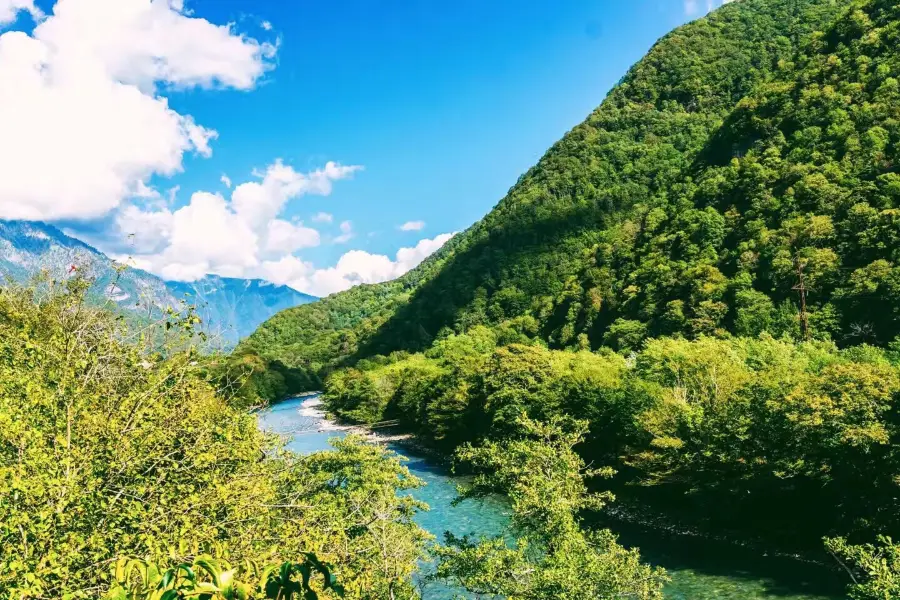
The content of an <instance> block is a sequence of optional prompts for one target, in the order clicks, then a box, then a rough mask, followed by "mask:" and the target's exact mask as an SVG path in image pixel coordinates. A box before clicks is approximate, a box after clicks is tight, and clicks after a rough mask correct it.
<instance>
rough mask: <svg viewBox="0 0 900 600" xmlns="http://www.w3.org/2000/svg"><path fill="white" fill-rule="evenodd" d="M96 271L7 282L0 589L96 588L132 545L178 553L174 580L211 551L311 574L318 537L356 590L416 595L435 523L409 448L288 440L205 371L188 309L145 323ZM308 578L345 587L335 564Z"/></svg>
mask: <svg viewBox="0 0 900 600" xmlns="http://www.w3.org/2000/svg"><path fill="white" fill-rule="evenodd" d="M86 287H87V283H86V282H83V281H81V280H78V279H73V280H70V281H69V282H68V283H66V284H63V285H62V286H60V285H59V284H56V285H55V286H54V287H50V288H47V287H45V288H42V289H40V290H38V291H37V292H36V291H34V290H21V289H15V288H3V289H2V290H0V546H2V548H3V551H2V552H0V597H3V598H10V599H40V598H71V599H75V598H97V597H100V596H102V595H103V594H105V593H106V592H107V591H108V590H110V589H111V588H113V589H114V586H116V585H118V584H117V583H116V581H115V579H114V575H115V565H116V562H117V560H118V559H119V558H121V557H125V558H128V559H139V560H141V561H145V564H147V565H155V566H156V567H155V569H150V568H149V567H148V572H150V573H152V572H158V573H161V574H163V575H161V576H162V577H164V578H165V575H164V574H165V573H166V572H169V571H168V569H170V568H175V569H176V572H175V575H176V576H177V577H175V579H170V580H169V581H168V582H167V583H166V584H165V585H164V586H163V587H166V586H168V585H170V584H173V582H174V581H176V580H177V582H178V583H177V585H179V586H181V585H182V584H185V581H184V577H187V573H186V572H184V571H183V570H182V571H178V568H179V567H178V566H179V565H181V564H183V563H185V564H193V563H196V562H197V561H199V560H200V557H201V556H203V555H211V556H213V557H215V560H216V561H223V562H228V563H231V564H234V565H245V564H256V565H265V564H270V563H275V564H281V563H283V562H284V561H292V563H291V564H293V565H299V566H298V567H297V568H298V569H301V570H300V571H298V572H299V573H300V574H301V575H302V573H303V570H304V569H308V568H309V567H310V565H311V564H312V563H311V561H312V559H311V558H309V557H310V556H311V555H309V554H307V553H314V554H315V557H316V558H315V561H317V563H316V564H321V565H326V564H330V565H332V566H333V571H330V572H333V573H335V574H336V575H337V576H338V577H339V581H340V584H341V585H342V586H343V591H344V597H345V598H358V599H361V598H373V597H379V598H381V597H388V596H389V595H390V594H391V593H393V594H394V597H395V598H411V597H413V595H414V591H413V588H412V583H411V575H412V573H413V572H414V570H415V569H416V563H417V561H418V560H419V559H420V558H421V557H422V556H423V552H424V548H425V544H426V542H427V540H428V536H427V534H426V533H425V532H424V531H422V530H421V529H419V528H418V527H417V526H416V525H415V524H414V523H413V522H412V516H413V514H414V513H415V511H417V510H419V509H420V508H422V507H421V506H420V505H419V504H418V503H416V502H414V501H413V500H412V499H411V498H410V497H409V496H407V495H405V494H404V493H403V491H404V490H407V489H409V488H410V487H414V486H416V485H418V482H417V481H416V480H415V479H414V478H412V477H411V476H410V474H409V472H408V471H407V469H406V468H405V467H403V466H402V465H401V463H400V462H399V460H398V459H397V457H395V456H393V455H392V454H391V453H389V452H387V451H386V450H383V449H381V448H377V447H373V446H369V445H367V444H365V443H363V441H362V440H360V439H357V438H348V439H346V440H342V441H341V442H339V443H337V444H336V446H335V451H333V452H323V453H318V454H313V455H310V456H303V457H301V456H294V455H292V454H289V453H284V452H281V451H280V450H278V448H277V445H276V441H277V440H274V439H269V438H267V437H266V436H264V435H263V434H262V433H260V432H259V431H258V429H257V424H256V418H255V416H253V415H252V414H248V413H247V412H246V411H245V410H243V409H242V408H241V407H239V406H238V407H236V406H233V405H232V404H230V403H229V401H228V400H227V399H226V398H225V397H223V396H222V395H221V394H219V393H217V390H216V389H215V388H214V387H212V386H211V385H210V384H209V383H208V382H207V381H206V377H205V372H206V369H205V367H204V365H203V360H202V358H201V357H199V356H198V355H197V353H196V351H195V349H194V346H193V345H192V344H191V343H190V342H191V340H192V338H193V328H194V327H195V326H196V319H195V318H194V317H193V316H192V314H191V313H187V314H185V315H181V316H176V315H171V316H170V317H169V318H168V319H167V320H166V321H165V322H164V323H161V324H160V325H159V329H160V330H161V333H160V334H159V335H156V334H153V335H150V334H148V332H146V331H139V332H133V331H130V330H129V329H128V328H127V327H126V325H125V323H124V321H123V320H122V319H121V318H120V317H116V316H114V315H112V314H110V313H108V312H105V311H103V310H100V309H97V308H94V307H92V306H89V305H88V304H87V303H86V302H85V298H84V291H85V289H86ZM160 338H165V344H164V345H163V346H160V345H159V340H160ZM160 348H162V350H160ZM303 557H307V558H306V559H304V558H303ZM318 561H321V562H320V563H319V562H318ZM303 565H307V566H305V567H304V566H303ZM225 570H228V569H225ZM194 574H195V575H197V576H199V575H200V573H199V572H197V571H194ZM287 577H288V579H290V580H292V581H295V582H296V581H299V580H298V579H297V574H296V573H294V572H293V571H292V572H291V573H289V574H287ZM146 579H147V578H146V577H145V583H147V584H149V585H151V586H155V585H158V583H159V582H155V580H152V581H146ZM151 579H152V578H151ZM301 579H302V580H303V581H304V582H305V579H304V578H303V577H301ZM198 581H199V580H198ZM203 581H207V582H209V581H208V580H203ZM266 581H267V580H266V579H265V578H262V579H258V580H247V581H244V583H245V584H247V585H250V586H256V585H257V584H261V585H262V586H263V587H264V586H265V585H266ZM154 582H155V583H154ZM200 582H202V581H200ZM132 583H135V582H134V581H132ZM220 583H221V582H220ZM326 584H329V585H326ZM135 585H137V584H135ZM173 585H174V584H173ZM185 585H186V584H185ZM304 585H305V583H304ZM309 585H311V586H312V587H313V588H314V589H315V590H317V591H318V592H319V593H320V597H322V598H326V597H334V589H336V588H334V586H330V582H329V581H328V580H323V579H322V578H321V577H316V578H313V580H312V583H310V584H309ZM329 586H330V587H331V588H332V589H329V590H327V591H326V589H325V588H326V587H329ZM127 589H131V591H130V592H127V593H130V594H131V596H130V597H133V598H142V597H144V596H143V595H142V594H143V592H142V591H141V589H142V588H140V587H137V588H127ZM157 591H158V590H157ZM163 591H168V590H163ZM173 593H174V592H173ZM184 595H185V594H181V595H175V596H172V595H171V594H169V595H165V594H163V595H162V598H164V599H165V600H168V599H169V598H171V597H182V596H184ZM115 597H117V598H118V597H122V596H121V594H119V595H118V596H115ZM125 597H129V596H127V595H126V596H125ZM150 597H153V596H152V594H151V595H150ZM260 597H262V596H260ZM309 597H311V596H309Z"/></svg>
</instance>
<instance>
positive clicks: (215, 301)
mask: <svg viewBox="0 0 900 600" xmlns="http://www.w3.org/2000/svg"><path fill="white" fill-rule="evenodd" d="M166 286H167V287H168V289H169V290H170V291H171V292H172V294H174V295H176V296H178V297H184V296H185V295H186V296H187V297H188V298H190V302H191V303H192V304H196V306H197V310H198V312H199V314H200V317H201V318H202V319H203V321H204V322H205V323H207V324H208V326H209V328H210V330H211V331H214V332H217V333H220V334H221V335H222V336H223V337H224V338H225V339H226V340H227V341H228V342H229V345H230V346H233V345H234V344H235V343H237V341H238V340H239V339H241V338H244V337H247V336H248V335H250V334H251V333H253V331H254V330H255V329H256V328H257V327H259V325H260V324H261V323H262V322H264V321H265V320H266V319H268V318H269V317H271V316H272V315H274V314H275V313H277V312H279V311H282V310H285V309H287V308H291V307H293V306H297V305H299V304H306V303H309V302H315V301H316V300H317V298H316V297H315V296H310V295H308V294H303V293H301V292H298V291H296V290H294V289H293V288H290V287H288V286H286V285H274V284H272V283H269V282H268V281H263V280H262V279H234V278H230V277H219V276H217V275H208V276H206V277H204V278H203V279H199V280H197V281H192V282H178V281H170V282H167V283H166Z"/></svg>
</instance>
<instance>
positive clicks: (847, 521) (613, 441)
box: [325, 332, 900, 544]
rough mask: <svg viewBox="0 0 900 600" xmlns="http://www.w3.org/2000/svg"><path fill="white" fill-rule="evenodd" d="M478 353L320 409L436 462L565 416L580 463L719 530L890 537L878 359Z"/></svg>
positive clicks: (891, 422) (713, 352) (659, 346)
mask: <svg viewBox="0 0 900 600" xmlns="http://www.w3.org/2000/svg"><path fill="white" fill-rule="evenodd" d="M485 339H486V338H485V336H484V335H483V334H479V333H477V332H476V334H475V335H474V336H472V335H470V334H463V335H452V336H448V337H447V338H445V339H444V340H442V341H441V342H439V343H438V344H436V345H435V346H434V347H433V348H432V349H430V350H429V351H428V353H426V354H425V355H421V354H415V355H408V356H404V357H397V358H396V359H395V360H385V361H383V362H380V361H377V360H375V361H364V362H363V363H360V365H359V366H360V368H358V369H347V370H344V371H339V372H337V373H335V374H333V375H332V376H331V377H330V378H329V379H328V380H327V382H326V386H325V399H326V403H327V405H328V407H329V409H331V410H332V411H334V412H336V413H338V414H340V415H342V416H345V417H356V418H358V419H360V420H363V421H367V422H374V421H381V420H384V419H399V420H400V421H401V422H402V423H403V424H404V425H406V426H408V427H410V428H411V429H413V430H414V431H416V432H418V433H419V435H420V436H421V438H422V439H423V440H425V441H426V442H429V443H432V444H434V445H435V446H437V447H440V448H442V449H447V450H452V449H453V448H456V447H457V446H459V445H461V444H465V443H466V442H480V441H483V440H486V439H494V440H504V439H508V438H510V437H514V436H515V435H517V432H518V431H519V425H518V424H517V422H518V420H519V418H520V416H521V414H522V413H523V412H524V413H526V414H527V415H528V416H529V417H530V418H532V419H540V420H543V421H552V420H553V419H556V418H561V417H564V416H568V417H573V418H577V419H581V420H585V421H587V422H588V423H590V427H591V431H590V433H588V434H587V435H586V437H585V439H584V441H583V443H581V444H580V445H579V451H580V452H581V454H582V455H583V456H584V457H585V458H586V459H587V460H589V461H591V462H595V463H601V464H610V465H616V466H618V467H620V468H622V471H623V472H622V474H621V475H620V476H619V477H618V478H617V481H618V482H619V484H620V485H621V484H625V483H632V484H641V485H642V486H652V487H654V488H656V489H657V490H659V492H658V493H657V497H658V498H663V499H670V498H671V497H673V496H675V497H678V496H682V497H684V496H685V494H687V496H688V497H690V498H693V499H694V500H693V501H694V502H696V507H695V510H696V511H697V512H698V513H700V514H703V515H706V516H708V515H710V514H720V515H722V516H723V517H724V516H726V515H730V517H728V518H729V525H730V526H739V527H752V528H753V529H754V530H756V531H757V532H758V531H762V530H766V529H767V528H770V529H768V530H769V532H770V533H772V534H773V535H778V536H783V537H784V538H785V539H787V540H789V541H791V542H792V543H796V542H797V541H798V538H801V537H805V539H806V540H807V541H808V543H810V544H812V543H815V540H818V539H819V538H821V536H822V535H825V534H828V533H829V532H831V531H844V532H848V531H850V530H854V531H860V532H865V531H873V530H875V531H877V530H879V529H884V530H886V531H887V532H895V531H897V530H898V528H900V521H898V519H897V515H898V514H900V504H898V503H897V497H898V494H897V486H898V481H900V480H898V478H897V477H898V474H900V453H898V451H897V449H898V447H900V428H898V423H900V402H898V401H897V398H898V394H900V372H898V367H897V364H896V363H895V362H892V361H894V360H895V358H894V355H893V354H892V353H891V352H888V351H885V350H883V349H880V348H877V347H874V346H858V347H852V348H848V349H844V350H841V349H838V348H837V347H836V346H835V345H834V344H833V343H828V342H808V343H801V344H797V343H794V342H791V341H786V340H776V339H773V338H772V337H771V336H767V335H764V336H761V337H759V338H732V339H727V340H723V339H716V338H711V337H702V338H699V339H697V340H687V339H683V338H659V339H651V340H646V341H645V342H644V348H643V349H642V350H641V351H639V352H635V353H633V354H632V355H631V356H630V357H629V358H624V357H622V356H620V355H617V354H613V353H611V352H609V351H605V352H598V353H590V352H586V351H581V352H574V353H573V352H568V351H560V350H549V349H547V348H544V347H541V346H540V345H530V346H522V345H511V346H499V347H490V345H489V344H485V343H484V340H485ZM477 344H480V346H478V347H477V348H476V345H477ZM466 347H468V348H469V350H468V351H467V352H466V351H463V349H464V348H466ZM625 491H628V490H627V489H626V490H625ZM630 493H632V494H633V493H634V492H633V491H631V492H630ZM811 506H814V507H815V508H814V509H813V508H811ZM757 515H758V519H759V521H756V520H754V519H755V518H757V517H756V516H757ZM773 515H778V519H777V520H776V519H773Z"/></svg>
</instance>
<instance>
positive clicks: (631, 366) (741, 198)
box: [241, 0, 900, 598]
mask: <svg viewBox="0 0 900 600" xmlns="http://www.w3.org/2000/svg"><path fill="white" fill-rule="evenodd" d="M898 81H900V5H898V3H897V2H896V1H895V0H852V1H848V2H837V1H832V0H741V1H740V2H733V3H729V4H728V5H726V6H725V7H723V8H722V9H720V10H717V11H715V12H713V13H712V14H711V15H709V16H708V17H706V18H703V19H699V20H697V21H695V22H693V23H690V24H688V25H686V26H684V27H681V28H679V29H676V30H675V31H673V32H672V33H670V34H669V35H667V36H665V37H664V38H662V39H661V40H660V41H659V42H658V43H657V44H656V45H655V46H654V47H653V48H652V49H651V51H650V52H649V53H648V54H647V56H646V57H645V58H644V59H643V60H641V61H640V62H639V63H637V64H636V65H635V66H634V67H633V68H632V69H631V70H630V71H629V73H628V74H627V75H626V76H625V77H624V78H623V79H622V81H621V82H620V83H619V85H617V86H616V87H615V88H614V89H613V90H612V91H611V92H610V94H609V96H608V97H607V98H606V99H605V101H604V102H603V103H602V104H601V105H600V106H599V107H598V108H597V109H596V110H595V111H594V112H593V113H592V114H591V115H590V116H589V117H588V118H587V119H586V120H585V121H584V122H583V123H581V124H580V125H578V126H577V127H575V128H574V129H573V130H572V131H570V132H569V133H568V134H567V135H566V136H565V137H564V138H563V139H562V140H560V141H559V142H558V143H557V144H555V145H554V146H553V147H552V148H551V149H550V150H549V151H548V152H547V153H546V155H545V156H544V157H543V158H542V159H541V160H540V161H539V163H538V164H537V165H535V166H534V167H533V168H532V169H530V170H529V171H528V172H527V173H525V174H524V175H523V176H522V177H521V178H520V179H519V181H518V182H517V183H516V184H515V185H514V186H513V187H512V188H511V189H510V191H509V193H508V195H507V196H506V197H505V198H503V199H502V200H501V201H500V202H499V204H498V205H497V206H496V207H495V208H494V209H493V210H492V211H491V212H490V213H489V214H488V215H487V216H486V217H485V218H484V219H483V220H482V221H480V222H478V223H476V224H475V225H474V226H472V227H471V228H470V229H469V230H467V231H466V232H464V233H462V234H460V235H458V236H457V237H456V238H454V240H453V241H452V243H450V244H448V246H447V247H446V248H445V249H444V250H443V251H442V252H440V253H439V254H438V255H436V256H435V257H433V258H432V259H430V260H429V261H426V262H425V263H424V264H423V265H421V266H420V267H419V268H418V269H416V270H414V271H413V272H411V273H410V274H408V275H407V276H406V277H404V278H401V279H399V280H397V281H395V282H390V283H387V284H382V285H379V286H360V287H358V288H355V289H353V290H350V291H348V292H345V293H342V294H337V295H335V296H332V297H330V298H327V299H325V300H324V301H322V302H320V303H317V304H314V305H310V306H305V307H300V308H298V309H293V310H291V311H287V312H285V313H282V314H280V315H278V316H276V317H275V318H273V319H272V320H270V321H269V322H268V323H266V324H264V325H263V326H262V327H261V328H260V329H259V330H258V331H257V332H256V333H255V334H254V335H253V336H251V338H249V339H248V340H247V341H246V342H245V343H244V345H243V347H242V349H241V350H242V351H243V352H246V353H248V354H259V355H260V356H262V357H263V358H264V359H265V360H269V361H279V363H280V364H281V365H282V366H283V367H284V369H286V370H292V369H294V370H299V371H302V372H304V373H307V374H308V377H310V379H311V378H312V377H321V378H325V377H327V379H326V380H325V390H326V399H327V401H328V405H329V407H330V408H331V409H332V410H333V411H334V412H336V413H337V414H339V415H341V416H342V417H344V418H347V419H351V420H356V421H362V422H372V421H375V420H380V419H384V418H396V419H399V420H400V422H401V423H403V424H404V425H405V426H406V427H409V428H411V429H413V430H415V431H417V432H419V433H420V434H421V435H422V437H423V438H424V439H426V440H428V441H429V442H430V443H431V444H433V445H435V446H437V447H440V448H444V449H446V450H452V449H455V448H457V447H459V446H460V445H461V444H467V443H472V444H476V446H477V445H478V444H485V446H484V448H493V449H495V450H496V449H497V448H499V447H501V446H496V444H507V446H502V447H503V448H506V449H507V450H509V449H510V448H509V446H508V444H509V443H510V442H509V440H512V439H515V438H516V435H518V433H517V432H518V431H519V425H517V423H519V419H520V418H521V415H522V413H523V412H524V413H525V414H526V415H527V417H528V418H529V419H534V420H536V421H539V422H548V421H552V420H553V419H557V418H562V417H563V416H565V417H574V418H577V419H579V420H583V421H585V422H587V423H588V428H589V432H588V433H586V435H585V439H584V441H583V443H581V444H579V446H578V451H579V452H580V453H581V455H582V456H583V457H584V458H585V459H588V460H590V461H600V463H599V464H608V465H614V466H616V467H618V469H619V475H618V476H617V478H616V480H615V485H616V486H620V487H622V488H623V489H627V490H630V491H629V493H630V494H631V495H632V496H633V497H634V498H638V499H639V500H648V501H656V502H660V499H662V502H663V503H666V505H667V506H666V510H668V511H670V513H674V512H676V509H686V511H687V512H689V513H693V514H694V515H702V517H703V518H704V519H705V520H706V521H708V522H711V523H712V524H713V525H716V526H723V525H727V526H728V527H731V526H735V525H740V526H741V527H742V528H743V529H744V531H745V532H753V533H754V534H756V533H762V534H763V535H768V536H770V540H771V539H776V540H778V541H780V542H786V543H788V544H789V545H790V544H795V545H796V544H800V545H801V546H802V545H805V546H806V547H807V548H808V547H812V546H813V545H816V544H818V543H819V541H820V539H821V538H822V537H823V536H847V537H846V539H845V538H844V537H835V538H831V541H830V542H829V543H828V548H829V550H830V551H831V553H832V555H833V556H834V557H836V558H838V559H839V560H841V561H842V564H843V565H844V567H846V568H847V570H848V572H850V573H853V574H854V576H856V577H858V581H857V585H856V587H855V588H854V589H853V592H852V593H853V594H855V595H856V596H857V597H860V598H863V597H878V598H887V597H891V596H890V593H893V591H894V590H896V577H897V576H896V573H897V564H896V556H897V550H896V543H895V542H891V541H890V540H891V539H897V538H898V536H900V521H898V518H897V515H898V514H900V505H898V498H900V493H898V485H900V462H898V460H900V458H898V457H900V409H898V406H900V405H898V394H900V372H898V354H897V352H898V349H900V346H898V342H897V339H898V337H900V284H898V281H900V275H898V273H900V271H898V269H900V265H898V261H900V255H898V251H900V237H898V214H900V213H898V211H900V171H898V164H900V84H898ZM491 444H494V445H493V446H492V445H491ZM495 466H497V467H498V468H499V466H498V465H495ZM501 470H502V469H501ZM645 490H652V492H649V493H645ZM878 533H881V534H884V535H885V536H887V535H889V536H893V537H892V538H888V537H881V538H876V534H878ZM848 540H849V541H848ZM859 541H861V542H864V543H862V544H857V543H856V542H859ZM458 549H459V551H460V552H461V554H459V557H460V559H461V560H464V559H472V560H474V559H475V558H477V557H487V556H488V554H486V553H487V552H488V550H489V548H481V547H478V546H472V545H469V546H464V545H463V546H459V548H458ZM504 552H513V550H511V549H509V548H506V549H505V550H504ZM491 560H496V561H499V562H496V563H495V566H497V565H509V564H514V563H515V561H516V560H519V557H517V555H515V554H514V552H513V554H503V553H502V552H501V553H500V554H498V555H494V556H493V558H492V559H491ZM476 575H477V573H475V574H474V575H473V576H476ZM476 578H477V577H476ZM885 590H888V591H887V592H886V591H885ZM879 594H880V595H879ZM885 594H887V595H885Z"/></svg>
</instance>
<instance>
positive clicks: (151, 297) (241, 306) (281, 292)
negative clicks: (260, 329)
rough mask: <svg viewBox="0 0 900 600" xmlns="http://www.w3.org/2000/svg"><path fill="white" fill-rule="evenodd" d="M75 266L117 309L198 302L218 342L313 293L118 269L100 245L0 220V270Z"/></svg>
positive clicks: (27, 272)
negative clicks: (165, 278) (172, 278)
mask: <svg viewBox="0 0 900 600" xmlns="http://www.w3.org/2000/svg"><path fill="white" fill-rule="evenodd" d="M72 266H75V267H76V268H77V270H78V271H79V272H81V273H82V274H84V275H86V276H87V277H90V278H92V279H94V280H95V284H94V289H93V294H92V295H93V297H94V298H95V299H96V300H97V301H98V302H107V301H109V302H114V303H115V304H116V305H117V306H118V307H119V308H120V309H123V310H127V311H129V312H131V313H135V314H143V312H144V311H147V310H148V309H150V310H153V309H162V308H164V307H166V306H179V304H180V302H181V301H182V300H184V301H186V302H187V303H189V304H193V305H195V306H196V307H197V311H198V313H199V315H200V317H201V318H202V319H203V322H204V324H205V330H206V332H207V333H208V334H210V337H211V338H212V340H213V345H214V346H215V347H220V348H232V347H234V345H235V344H237V342H238V340H239V339H240V338H242V337H245V336H247V335H249V334H250V333H251V332H252V331H253V330H254V329H255V328H256V327H257V326H258V325H259V324H260V323H262V322H263V321H265V320H266V319H267V318H268V317H270V316H272V315H273V314H275V313H277V312H278V311H280V310H284V309H286V308H290V307H292V306H296V305H298V304H303V303H307V302H313V301H314V300H316V298H315V297H313V296H309V295H307V294H302V293H300V292H297V291H296V290H293V289H292V288H289V287H287V286H282V285H273V284H270V283H268V282H265V281H262V280H258V279H250V280H246V279H231V278H226V277H218V276H215V275H211V276H207V277H205V278H203V279H200V280H198V281H194V282H175V281H170V282H167V281H163V280H162V279H160V278H158V277H156V276H155V275H152V274H150V273H147V272H146V271H142V270H140V269H133V268H127V269H121V268H117V266H116V264H115V263H114V262H113V261H112V260H110V259H109V258H108V257H107V256H106V255H104V254H103V253H101V252H100V251H99V250H97V249H95V248H93V247H91V246H90V245H88V244H85V243H84V242H81V241H79V240H77V239H75V238H73V237H70V236H68V235H66V234H64V233H63V232H62V231H60V230H59V229H57V228H56V227H53V226H52V225H48V224H46V223H40V222H25V221H0V275H2V276H4V277H9V278H11V279H13V280H14V281H18V282H24V281H27V280H29V279H30V278H32V277H33V276H35V275H37V274H39V273H40V272H41V271H46V272H47V273H49V274H50V275H51V276H54V277H57V278H62V277H66V276H68V275H69V272H70V270H71V268H72Z"/></svg>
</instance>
